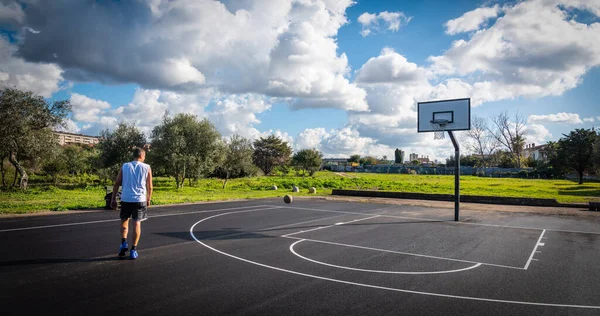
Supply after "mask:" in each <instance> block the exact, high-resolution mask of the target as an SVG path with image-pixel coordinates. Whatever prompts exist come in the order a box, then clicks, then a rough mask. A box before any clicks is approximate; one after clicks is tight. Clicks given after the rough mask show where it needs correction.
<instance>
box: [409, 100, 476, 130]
mask: <svg viewBox="0 0 600 316" xmlns="http://www.w3.org/2000/svg"><path fill="white" fill-rule="evenodd" d="M434 119H445V120H447V121H448V124H447V125H446V126H445V127H444V128H443V130H445V131H465V130H470V129H471V99H469V98H467V99H454V100H440V101H428V102H419V103H417V130H418V132H419V133H423V132H435V131H436V128H435V124H432V123H431V121H432V120H434Z"/></svg>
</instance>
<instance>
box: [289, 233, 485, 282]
mask: <svg viewBox="0 0 600 316" xmlns="http://www.w3.org/2000/svg"><path fill="white" fill-rule="evenodd" d="M306 240H307V239H300V240H298V241H296V242H295V243H293V244H291V245H290V251H291V252H292V253H293V254H294V255H296V256H297V257H299V258H302V259H304V260H307V261H310V262H313V263H316V264H322V265H325V266H330V267H334V268H339V269H346V270H353V271H361V272H372V273H385V274H410V275H420V274H443V273H454V272H462V271H467V270H471V269H475V268H477V267H479V266H481V263H477V264H475V265H472V266H470V267H466V268H463V269H456V270H445V271H420V272H417V271H383V270H369V269H358V268H351V267H344V266H338V265H335V264H330V263H325V262H321V261H317V260H313V259H310V258H307V257H304V256H302V255H301V254H299V253H297V252H296V251H295V250H294V246H296V245H297V244H299V243H301V242H303V241H306Z"/></svg>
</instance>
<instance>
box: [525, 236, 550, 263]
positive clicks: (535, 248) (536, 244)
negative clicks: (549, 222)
mask: <svg viewBox="0 0 600 316" xmlns="http://www.w3.org/2000/svg"><path fill="white" fill-rule="evenodd" d="M545 232H546V230H545V229H544V230H543V231H542V234H540V238H538V241H537V242H536V243H535V247H533V251H532V252H531V256H529V260H527V263H526V264H525V268H523V269H525V270H527V268H529V264H530V263H531V260H532V259H533V256H534V255H535V251H536V250H537V248H538V246H543V245H544V244H543V243H540V241H542V237H544V233H545ZM536 261H537V260H536Z"/></svg>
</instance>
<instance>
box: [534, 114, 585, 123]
mask: <svg viewBox="0 0 600 316" xmlns="http://www.w3.org/2000/svg"><path fill="white" fill-rule="evenodd" d="M527 122H528V123H565V124H581V123H583V121H582V120H581V118H580V117H579V114H577V113H565V112H561V113H556V114H547V115H530V116H529V117H528V118H527Z"/></svg>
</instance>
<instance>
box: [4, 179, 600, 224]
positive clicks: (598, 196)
mask: <svg viewBox="0 0 600 316" xmlns="http://www.w3.org/2000/svg"><path fill="white" fill-rule="evenodd" d="M187 184H188V183H187V182H186V185H187ZM272 185H276V186H277V187H278V188H279V190H278V191H272V190H270V188H271V186H272ZM293 185H297V186H298V187H300V188H301V192H300V193H294V195H308V192H307V191H308V188H309V187H311V186H314V187H316V188H317V190H318V195H328V194H331V190H332V189H364V190H384V191H401V192H418V193H442V194H452V193H453V192H454V176H427V175H406V174H367V173H348V174H337V173H333V172H319V173H317V174H316V175H315V177H304V178H303V177H295V176H271V177H256V178H245V179H233V180H230V181H229V183H228V184H227V188H226V189H222V186H223V181H222V180H218V179H203V180H200V181H198V183H196V185H195V186H193V187H190V186H187V187H184V188H183V189H180V190H177V189H176V188H175V183H174V180H172V179H169V178H160V177H157V178H155V180H154V186H155V193H154V196H153V202H154V204H155V205H161V204H176V203H190V202H201V201H216V200H232V199H252V198H264V197H280V196H283V195H284V194H287V193H289V192H291V188H292V186H293ZM105 191H106V189H105V187H104V186H79V187H77V186H76V187H74V188H71V189H65V188H57V187H54V186H45V187H39V188H36V187H34V188H32V189H30V190H28V191H27V192H19V191H17V192H1V193H0V214H8V213H31V212H36V211H44V210H51V211H66V210H71V209H89V208H101V207H103V206H104V194H105ZM461 194H463V195H489V196H507V197H530V198H555V199H557V200H558V201H559V202H569V203H573V202H588V201H591V200H594V201H600V183H598V182H589V183H585V184H583V185H578V184H577V183H575V182H571V181H567V180H529V179H511V178H480V177H473V176H462V177H461Z"/></svg>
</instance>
